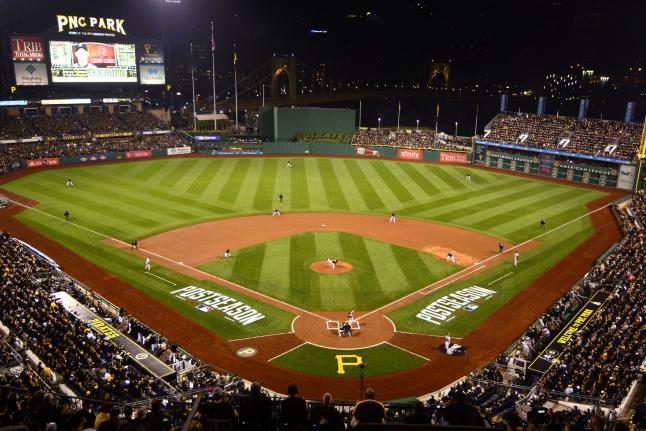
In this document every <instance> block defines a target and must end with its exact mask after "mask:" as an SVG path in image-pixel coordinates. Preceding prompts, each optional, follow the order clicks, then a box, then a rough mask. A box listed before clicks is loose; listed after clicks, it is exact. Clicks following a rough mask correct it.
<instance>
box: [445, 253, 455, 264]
mask: <svg viewBox="0 0 646 431" xmlns="http://www.w3.org/2000/svg"><path fill="white" fill-rule="evenodd" d="M446 261H447V262H451V263H455V256H453V253H451V252H449V254H447V255H446Z"/></svg>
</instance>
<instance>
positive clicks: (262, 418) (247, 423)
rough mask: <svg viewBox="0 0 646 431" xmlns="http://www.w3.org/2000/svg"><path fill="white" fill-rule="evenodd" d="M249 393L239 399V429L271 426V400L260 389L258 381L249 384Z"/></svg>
mask: <svg viewBox="0 0 646 431" xmlns="http://www.w3.org/2000/svg"><path fill="white" fill-rule="evenodd" d="M250 390H251V393H250V394H249V396H247V397H246V398H243V399H242V400H241V401H240V410H239V412H238V413H239V415H240V429H241V430H243V431H245V430H259V431H262V430H268V429H269V428H270V426H271V401H270V400H269V397H268V396H267V395H265V394H263V393H262V392H261V391H260V383H258V382H253V383H252V384H251V388H250Z"/></svg>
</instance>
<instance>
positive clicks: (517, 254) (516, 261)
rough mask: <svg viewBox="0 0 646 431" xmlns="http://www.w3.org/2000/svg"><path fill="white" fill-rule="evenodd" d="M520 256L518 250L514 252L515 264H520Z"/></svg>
mask: <svg viewBox="0 0 646 431" xmlns="http://www.w3.org/2000/svg"><path fill="white" fill-rule="evenodd" d="M519 257H520V253H518V250H517V251H516V253H514V266H518V258H519Z"/></svg>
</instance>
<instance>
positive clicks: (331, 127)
mask: <svg viewBox="0 0 646 431" xmlns="http://www.w3.org/2000/svg"><path fill="white" fill-rule="evenodd" d="M355 118H356V112H355V110H354V109H335V108H302V107H291V108H279V107H275V106H270V107H263V108H260V121H259V127H260V135H261V136H262V137H263V138H264V139H267V140H269V141H272V142H294V141H296V137H297V135H298V134H299V133H349V134H353V133H354V129H355Z"/></svg>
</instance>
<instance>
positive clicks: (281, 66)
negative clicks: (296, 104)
mask: <svg viewBox="0 0 646 431" xmlns="http://www.w3.org/2000/svg"><path fill="white" fill-rule="evenodd" d="M283 74H285V76H286V77H287V80H288V82H289V87H288V88H287V89H286V90H287V96H288V97H289V98H290V99H295V98H296V58H295V57H293V56H292V57H274V58H272V60H271V97H280V88H278V85H279V80H280V79H281V77H282V75H283Z"/></svg>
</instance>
